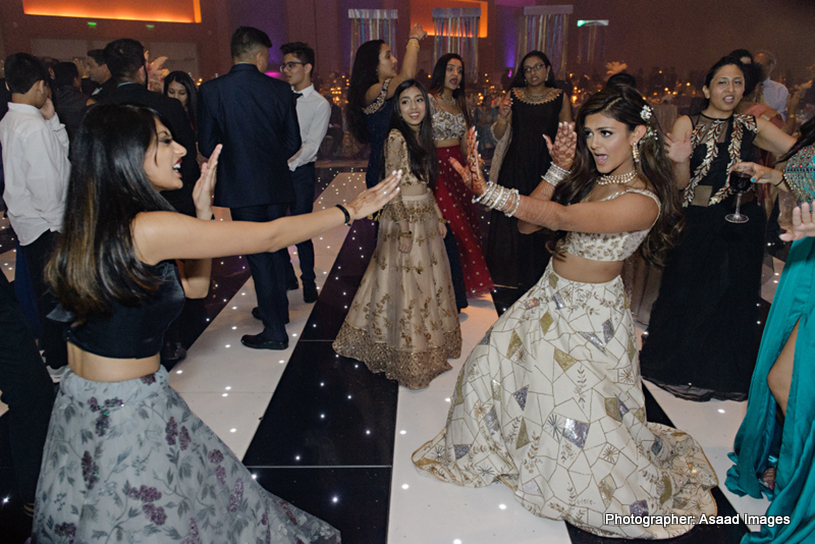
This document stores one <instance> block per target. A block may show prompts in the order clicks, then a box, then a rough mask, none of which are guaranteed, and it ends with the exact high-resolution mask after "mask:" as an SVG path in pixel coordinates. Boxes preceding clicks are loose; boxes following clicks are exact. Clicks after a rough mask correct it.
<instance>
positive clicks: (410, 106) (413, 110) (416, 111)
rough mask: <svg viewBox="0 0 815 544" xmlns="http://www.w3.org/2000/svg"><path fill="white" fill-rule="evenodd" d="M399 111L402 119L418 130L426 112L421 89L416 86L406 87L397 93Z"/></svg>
mask: <svg viewBox="0 0 815 544" xmlns="http://www.w3.org/2000/svg"><path fill="white" fill-rule="evenodd" d="M399 113H401V115H402V119H403V120H404V121H405V123H407V124H408V126H409V127H410V128H412V129H413V130H414V131H418V130H419V127H420V126H421V124H422V121H424V117H425V114H426V113H427V104H425V100H424V96H422V91H420V90H419V89H418V88H416V87H408V88H407V89H405V90H404V91H402V94H400V95H399Z"/></svg>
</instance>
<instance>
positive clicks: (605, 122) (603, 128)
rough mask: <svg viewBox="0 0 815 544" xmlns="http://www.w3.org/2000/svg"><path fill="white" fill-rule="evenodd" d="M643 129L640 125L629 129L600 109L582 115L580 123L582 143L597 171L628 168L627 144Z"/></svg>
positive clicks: (631, 164)
mask: <svg viewBox="0 0 815 544" xmlns="http://www.w3.org/2000/svg"><path fill="white" fill-rule="evenodd" d="M644 133H645V126H644V125H639V126H638V127H637V128H636V129H634V130H633V131H631V130H628V127H627V126H626V125H625V124H624V123H621V122H619V121H617V120H616V119H612V118H611V117H608V116H606V115H603V114H602V113H593V114H591V115H588V116H586V121H585V123H584V125H583V135H584V136H585V137H586V144H587V146H588V148H589V151H590V152H591V154H592V156H593V157H594V163H595V165H596V166H597V171H598V172H600V173H601V174H627V173H628V172H630V171H632V170H633V169H634V158H633V156H632V154H631V146H632V144H634V143H636V142H639V140H640V138H642V136H643V134H644Z"/></svg>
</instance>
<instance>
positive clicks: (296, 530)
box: [34, 105, 399, 544]
mask: <svg viewBox="0 0 815 544" xmlns="http://www.w3.org/2000/svg"><path fill="white" fill-rule="evenodd" d="M184 153H185V150H184V148H183V147H182V146H181V145H179V144H177V143H176V142H174V141H173V140H172V136H171V135H170V131H169V129H168V128H167V127H166V125H165V124H164V123H163V122H162V121H160V120H159V119H158V118H157V117H156V114H155V113H154V112H153V111H152V110H149V109H147V108H142V107H135V106H105V105H103V106H97V107H95V108H93V109H92V110H90V111H89V112H88V114H87V115H86V116H85V118H84V120H83V122H82V124H81V125H80V128H79V132H78V133H77V137H76V139H75V140H74V145H73V148H72V163H73V165H74V168H73V169H72V171H71V179H70V182H69V186H68V196H67V202H66V206H65V219H64V226H65V228H64V230H63V232H62V234H61V236H60V238H59V242H58V244H57V247H56V250H55V253H54V256H53V257H52V260H51V261H50V263H49V265H48V269H47V276H48V280H49V282H50V284H51V286H52V288H53V289H54V291H55V293H56V295H57V297H58V298H59V300H60V302H61V304H62V308H63V310H62V313H63V316H62V317H63V318H65V320H66V321H68V322H69V323H70V326H69V327H67V328H66V335H67V340H68V358H69V364H70V368H71V371H70V372H68V373H67V375H66V377H64V378H63V379H62V383H61V384H60V392H59V395H58V396H57V399H56V402H55V404H54V410H53V413H52V416H51V424H50V427H49V431H48V438H47V441H46V445H45V451H44V453H43V462H42V470H41V473H40V479H39V482H38V486H37V501H36V506H35V512H34V536H35V538H36V541H37V542H92V541H96V540H98V539H100V538H102V539H108V540H110V541H118V540H121V539H122V535H126V536H127V538H128V539H129V540H130V541H142V542H147V541H156V540H157V539H158V540H163V541H166V540H168V539H171V540H178V541H180V540H183V539H188V540H187V541H189V542H199V541H205V542H215V541H217V542H224V541H226V542H233V543H238V542H250V541H251V542H256V541H265V542H285V543H292V544H293V543H295V542H319V543H328V542H339V533H338V532H337V531H336V530H335V529H334V528H333V527H331V526H329V525H328V524H327V523H325V522H323V521H320V520H319V519H317V518H315V517H313V516H311V515H309V514H307V513H305V512H303V511H302V510H300V509H298V508H296V507H294V506H293V505H291V504H289V503H287V502H286V501H284V500H282V499H280V498H278V497H275V496H274V495H271V494H269V493H267V492H266V491H265V490H263V489H262V488H261V487H260V485H258V484H257V483H256V482H255V481H254V480H253V479H252V476H251V475H250V474H249V472H248V471H247V470H246V468H245V467H244V466H243V464H241V462H240V460H238V458H237V457H235V455H234V454H233V453H232V452H231V451H229V449H228V448H227V447H226V445H224V443H223V442H221V441H220V440H219V439H218V437H217V436H216V435H215V434H214V433H213V432H212V431H211V430H210V429H209V428H208V427H207V426H206V425H205V424H204V423H203V422H202V421H201V420H200V419H198V417H196V416H195V414H193V413H192V412H191V411H190V409H189V407H188V406H187V405H186V403H185V402H184V401H183V400H182V399H181V397H180V396H179V395H178V394H177V393H176V392H175V391H173V390H172V389H171V388H170V387H169V385H168V375H167V371H166V370H164V368H162V367H161V366H160V365H159V355H158V352H159V349H160V348H161V344H162V335H163V333H164V330H165V329H166V327H167V325H168V324H169V323H170V322H171V321H172V320H173V319H175V317H176V316H177V315H178V314H179V312H180V311H181V307H182V306H183V304H184V297H185V296H190V297H199V298H200V297H203V296H205V295H206V294H207V291H208V289H209V284H210V270H211V258H212V257H215V256H219V255H241V254H250V253H258V252H261V251H276V250H278V249H280V248H281V247H287V246H289V245H292V244H294V243H295V242H297V241H300V240H302V239H304V238H306V237H311V236H314V235H317V234H319V233H321V232H324V231H326V230H328V229H330V228H332V227H336V226H338V225H341V224H342V223H343V221H346V222H348V221H350V219H352V218H353V219H358V218H361V217H365V216H367V215H368V214H370V213H372V212H373V211H375V210H376V209H378V208H379V207H380V206H382V205H383V204H384V203H386V202H387V201H388V200H389V199H390V198H392V197H393V196H394V194H396V192H397V191H398V181H399V176H398V175H396V176H391V177H389V178H388V179H386V180H385V181H383V182H382V183H381V184H380V185H378V186H377V187H375V188H374V189H369V190H367V191H365V192H364V193H362V194H360V195H359V196H358V197H357V198H356V199H355V200H353V201H352V202H351V203H349V204H348V206H347V208H343V209H340V207H337V208H331V209H328V210H324V211H320V212H316V213H312V214H307V215H302V216H297V217H286V218H282V219H278V220H277V221H272V222H270V223H242V222H220V221H219V222H214V221H210V219H211V218H212V207H211V201H212V192H213V189H214V184H215V168H216V165H217V161H218V155H219V154H220V146H219V147H218V148H216V150H215V152H214V153H213V155H212V157H211V160H210V163H209V166H205V167H204V168H203V169H202V175H201V178H200V179H199V180H198V182H197V183H196V185H195V189H194V191H193V197H194V201H195V208H196V212H197V217H196V218H194V217H188V216H185V215H181V214H178V213H174V212H172V211H171V210H172V208H171V207H170V205H169V204H168V203H167V202H166V201H165V200H164V199H163V198H162V197H161V196H159V194H158V193H157V192H156V191H160V190H165V189H174V188H177V187H179V186H180V185H181V183H182V182H181V176H180V174H179V173H178V171H177V167H178V165H179V164H180V162H181V157H183V156H184ZM176 259H183V261H179V262H178V264H177V261H176ZM158 535H163V536H162V538H159V536H158Z"/></svg>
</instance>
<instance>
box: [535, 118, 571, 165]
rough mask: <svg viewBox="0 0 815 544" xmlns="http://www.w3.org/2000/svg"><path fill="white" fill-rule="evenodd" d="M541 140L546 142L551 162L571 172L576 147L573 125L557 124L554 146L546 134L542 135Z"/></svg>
mask: <svg viewBox="0 0 815 544" xmlns="http://www.w3.org/2000/svg"><path fill="white" fill-rule="evenodd" d="M543 138H544V139H545V140H546V147H548V148H549V155H551V156H552V162H553V163H555V164H556V165H558V166H559V167H560V168H563V169H564V170H571V168H572V162H574V151H575V148H576V147H577V133H576V132H575V131H574V123H564V122H560V123H558V124H557V134H555V143H554V144H552V139H551V138H549V136H547V135H546V134H544V135H543Z"/></svg>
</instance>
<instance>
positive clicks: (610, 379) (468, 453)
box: [413, 263, 718, 539]
mask: <svg viewBox="0 0 815 544" xmlns="http://www.w3.org/2000/svg"><path fill="white" fill-rule="evenodd" d="M451 401H452V406H451V408H450V412H449V414H448V416H447V425H446V427H445V428H444V430H442V431H441V432H440V433H439V434H438V435H437V436H436V437H435V438H434V439H433V440H431V441H430V442H428V443H426V444H425V445H423V446H422V447H421V448H419V450H417V451H416V452H415V453H414V454H413V462H414V464H416V466H417V467H418V468H420V469H421V470H423V471H426V472H428V473H430V474H431V475H433V476H435V477H436V478H438V479H440V480H443V481H447V482H452V483H455V484H458V485H463V486H470V487H478V486H485V485H489V484H492V483H494V482H496V481H501V482H504V483H505V484H506V485H508V486H509V487H511V488H512V489H513V490H514V492H515V496H516V498H517V499H518V501H520V503H521V504H522V505H523V506H524V507H526V508H527V509H529V510H530V511H531V512H532V513H534V514H535V515H538V516H542V517H547V518H551V519H559V520H565V521H568V522H569V523H571V524H572V525H575V526H577V527H580V528H581V529H584V530H586V531H590V532H592V533H594V534H597V535H601V536H612V537H626V538H646V539H654V538H669V537H673V536H677V535H680V534H683V533H685V532H687V531H688V530H690V529H691V528H692V524H684V525H682V524H673V525H671V524H668V525H667V526H663V525H651V526H649V527H645V526H643V524H639V525H625V524H624V523H625V522H624V521H620V520H619V519H617V521H616V523H615V522H614V521H613V520H612V521H611V523H609V519H608V518H609V517H607V516H606V514H619V515H620V516H631V515H634V516H643V515H652V516H665V515H670V514H676V515H677V516H681V515H691V516H697V519H698V516H699V515H701V514H706V515H711V514H714V513H715V512H716V504H715V502H714V500H713V497H712V495H711V493H710V489H711V488H712V487H715V486H716V485H717V484H718V482H717V478H716V474H715V472H714V471H713V468H712V467H711V466H710V463H709V462H708V460H707V459H706V458H705V455H704V453H703V452H702V448H701V447H700V446H699V444H697V443H696V441H695V440H694V439H693V438H691V437H690V436H688V435H687V434H685V433H684V432H682V431H678V430H676V429H672V428H670V427H666V426H664V425H659V424H656V423H649V422H648V421H647V420H646V417H645V401H644V396H643V392H642V383H641V378H640V373H639V362H638V352H637V346H636V338H635V331H634V323H633V319H632V317H631V312H630V310H629V308H628V302H627V299H626V297H625V294H624V290H623V283H622V280H621V279H620V278H619V277H617V278H615V279H614V280H612V281H609V282H605V283H580V282H574V281H570V280H567V279H565V278H563V277H560V276H558V275H557V274H555V273H554V272H553V271H552V264H551V263H550V264H549V266H548V267H547V269H546V272H545V273H544V275H543V277H542V278H541V280H540V281H539V282H538V283H537V285H535V287H533V288H532V289H531V290H530V291H529V292H528V293H527V294H526V295H524V296H523V297H522V298H521V299H520V300H518V302H516V303H515V304H514V305H513V306H512V307H511V308H510V309H509V310H508V311H507V312H506V313H505V314H504V315H503V316H502V317H501V318H500V319H499V320H498V321H497V322H496V323H495V325H493V327H492V329H491V330H490V331H489V332H487V334H486V336H485V337H484V339H483V340H482V341H481V342H480V343H479V344H478V345H477V346H476V347H475V349H474V350H473V352H472V353H471V354H470V356H469V358H468V359H467V362H466V363H465V364H464V367H463V368H462V369H461V373H460V374H459V376H458V381H457V383H456V388H455V392H454V394H453V395H452V396H451ZM611 517H612V518H613V516H611ZM674 523H677V522H674ZM646 525H647V523H646Z"/></svg>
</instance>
